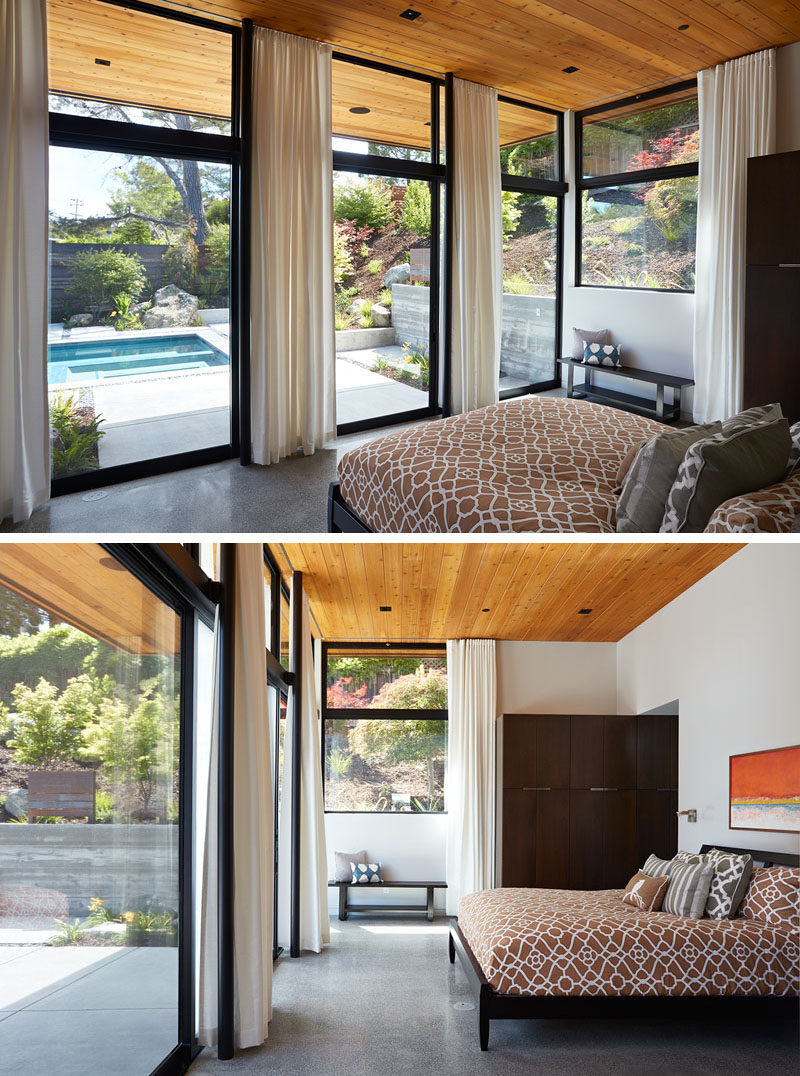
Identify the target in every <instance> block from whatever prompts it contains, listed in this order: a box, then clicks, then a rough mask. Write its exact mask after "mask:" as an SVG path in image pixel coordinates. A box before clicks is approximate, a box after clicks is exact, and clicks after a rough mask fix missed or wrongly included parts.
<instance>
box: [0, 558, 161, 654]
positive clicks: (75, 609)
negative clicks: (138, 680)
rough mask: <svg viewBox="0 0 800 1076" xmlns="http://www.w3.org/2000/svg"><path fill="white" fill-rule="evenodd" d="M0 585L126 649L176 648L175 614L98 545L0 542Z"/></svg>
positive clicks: (146, 651) (145, 651) (142, 651)
mask: <svg viewBox="0 0 800 1076" xmlns="http://www.w3.org/2000/svg"><path fill="white" fill-rule="evenodd" d="M0 586H5V587H8V589H9V590H12V591H14V593H16V594H20V595H22V597H24V598H27V599H28V600H29V601H31V602H33V603H34V605H38V606H39V608H40V609H44V610H46V611H47V612H48V613H49V614H50V616H51V617H52V619H53V620H59V621H64V622H65V623H67V624H72V626H73V627H75V628H78V629H79V630H80V631H84V632H86V634H87V635H91V636H92V637H93V638H95V639H102V640H103V641H104V642H106V643H110V645H111V646H114V647H116V648H117V649H118V650H123V651H125V652H127V653H131V654H177V653H178V651H179V649H180V620H179V618H178V616H177V614H176V613H175V612H174V611H173V610H172V609H170V608H169V606H167V605H165V604H164V603H163V602H162V601H160V600H159V599H158V598H157V597H156V596H155V594H153V593H152V592H151V591H150V590H148V589H147V587H145V586H144V584H143V583H140V582H139V580H138V579H136V577H135V576H133V575H131V573H130V572H128V571H126V570H125V569H124V568H122V566H121V565H119V564H118V563H117V561H116V560H114V559H113V557H110V556H109V554H108V553H106V551H105V550H104V549H102V548H101V547H100V546H99V545H93V544H90V543H88V542H61V543H50V542H48V543H37V542H26V543H24V544H23V543H9V544H2V545H0Z"/></svg>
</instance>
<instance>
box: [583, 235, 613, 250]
mask: <svg viewBox="0 0 800 1076" xmlns="http://www.w3.org/2000/svg"><path fill="white" fill-rule="evenodd" d="M583 242H584V245H585V246H587V247H589V248H590V249H591V250H602V249H603V248H604V247H610V246H611V240H610V238H609V237H608V236H607V235H587V236H584V239H583Z"/></svg>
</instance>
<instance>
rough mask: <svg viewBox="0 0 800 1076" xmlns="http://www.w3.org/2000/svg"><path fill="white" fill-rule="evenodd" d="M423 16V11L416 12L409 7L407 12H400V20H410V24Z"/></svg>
mask: <svg viewBox="0 0 800 1076" xmlns="http://www.w3.org/2000/svg"><path fill="white" fill-rule="evenodd" d="M421 14H422V12H421V11H415V10H414V9H413V7H407V8H406V9H405V11H401V12H400V18H401V19H408V21H409V22H413V21H414V19H418V18H419V17H420V15H421Z"/></svg>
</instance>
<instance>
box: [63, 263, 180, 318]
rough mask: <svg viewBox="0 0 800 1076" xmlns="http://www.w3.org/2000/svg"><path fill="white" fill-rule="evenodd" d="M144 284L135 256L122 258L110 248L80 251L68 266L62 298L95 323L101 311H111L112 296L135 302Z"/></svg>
mask: <svg viewBox="0 0 800 1076" xmlns="http://www.w3.org/2000/svg"><path fill="white" fill-rule="evenodd" d="M165 256H166V255H165ZM145 283H146V278H145V273H144V266H143V265H142V261H141V258H139V256H138V255H137V254H125V253H124V252H123V251H121V250H115V249H114V248H113V247H109V249H108V250H95V251H81V253H80V254H78V255H76V257H75V260H74V261H73V263H72V279H71V280H70V282H69V284H68V285H67V287H66V289H65V291H64V295H65V298H66V299H67V300H68V301H69V303H70V304H71V307H72V308H77V307H80V308H81V311H86V312H87V313H90V314H92V315H93V317H94V318H95V319H96V318H97V317H98V316H99V315H100V314H101V313H102V312H103V311H105V310H111V309H113V303H114V296H120V295H128V296H130V297H131V299H135V298H136V296H137V295H139V294H141V292H142V291H143V290H144V286H145Z"/></svg>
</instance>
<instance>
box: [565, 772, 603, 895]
mask: <svg viewBox="0 0 800 1076" xmlns="http://www.w3.org/2000/svg"><path fill="white" fill-rule="evenodd" d="M604 795H605V793H604V792H589V791H588V790H583V789H581V790H576V789H573V790H572V791H571V792H570V794H569V887H570V889H602V887H603V796H604Z"/></svg>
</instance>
